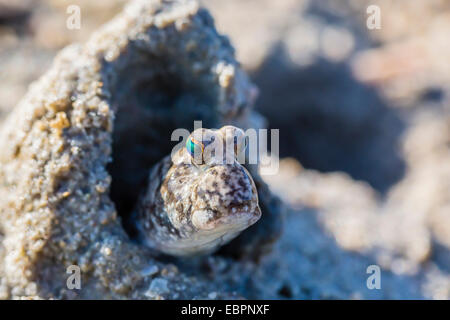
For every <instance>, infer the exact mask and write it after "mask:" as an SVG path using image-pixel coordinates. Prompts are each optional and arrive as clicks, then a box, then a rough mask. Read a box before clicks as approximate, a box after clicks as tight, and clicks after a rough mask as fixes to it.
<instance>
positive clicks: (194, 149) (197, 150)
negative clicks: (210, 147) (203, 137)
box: [186, 135, 205, 159]
mask: <svg viewBox="0 0 450 320" xmlns="http://www.w3.org/2000/svg"><path fill="white" fill-rule="evenodd" d="M186 150H187V151H188V152H189V154H190V155H191V157H192V158H196V157H199V158H200V159H201V157H202V154H203V151H204V150H205V145H204V144H203V143H202V142H200V141H198V140H197V139H195V138H194V137H193V136H192V135H191V136H189V138H188V139H187V141H186Z"/></svg>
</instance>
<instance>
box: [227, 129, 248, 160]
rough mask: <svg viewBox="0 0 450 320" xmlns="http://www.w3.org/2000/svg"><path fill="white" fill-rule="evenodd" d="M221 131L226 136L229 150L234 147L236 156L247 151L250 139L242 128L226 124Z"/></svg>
mask: <svg viewBox="0 0 450 320" xmlns="http://www.w3.org/2000/svg"><path fill="white" fill-rule="evenodd" d="M220 132H221V133H222V135H223V136H224V137H225V141H226V145H227V150H229V149H230V148H231V147H232V148H233V149H232V150H233V151H234V156H235V157H238V156H240V155H241V154H242V153H244V152H245V150H246V149H247V145H248V139H247V136H246V135H245V133H244V131H243V130H242V129H239V128H237V127H235V126H224V127H222V128H221V129H220Z"/></svg>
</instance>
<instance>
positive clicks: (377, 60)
mask: <svg viewBox="0 0 450 320" xmlns="http://www.w3.org/2000/svg"><path fill="white" fill-rule="evenodd" d="M125 3H126V1H124V0H109V1H89V0H70V1H69V0H41V1H37V0H36V1H31V0H13V1H11V0H0V123H1V121H2V119H4V117H5V116H6V115H7V113H8V111H9V110H11V109H12V108H13V107H14V105H15V104H16V103H17V102H18V100H19V99H20V98H21V97H22V96H23V95H24V94H25V93H26V91H27V87H28V85H29V84H30V83H31V82H32V81H34V80H36V79H37V78H38V77H39V76H40V75H42V74H43V73H44V72H45V71H46V70H47V68H48V67H49V66H50V64H51V62H52V59H53V57H54V56H55V54H56V53H57V51H58V50H60V49H61V48H63V47H64V46H66V45H68V44H70V43H72V42H74V41H85V40H87V38H88V37H89V35H90V34H91V33H92V32H93V31H94V30H95V29H96V28H97V27H98V26H100V25H101V24H102V23H104V22H106V21H107V20H109V19H110V18H111V17H113V16H114V15H115V14H116V13H117V12H119V11H120V10H121V9H122V7H123V5H124V4H125ZM202 3H203V4H204V5H205V6H206V7H207V8H208V9H209V10H210V11H211V13H212V15H213V17H214V19H215V21H216V26H217V29H218V30H219V31H220V32H222V33H224V34H227V35H228V36H229V37H230V40H231V42H232V43H233V45H234V47H235V48H236V54H237V57H238V60H239V61H240V62H241V63H242V65H243V67H244V69H245V70H247V72H248V73H249V74H250V76H251V78H252V79H253V81H254V82H255V83H256V84H257V86H258V87H259V90H260V95H259V98H258V100H257V103H256V110H258V111H259V112H260V113H262V114H263V115H264V116H265V117H266V119H267V122H268V126H269V127H270V128H276V129H280V157H281V158H282V161H281V163H280V171H279V173H278V174H277V175H272V176H266V177H264V178H265V180H266V181H267V182H268V184H269V186H270V187H271V189H272V190H273V191H274V192H275V193H277V194H278V195H279V196H280V197H281V198H282V199H283V200H284V201H285V202H286V203H287V204H288V206H289V208H290V214H300V215H303V214H305V215H306V213H305V212H313V215H314V220H315V225H316V224H317V228H318V229H317V230H319V231H318V232H321V233H323V234H324V235H325V236H326V237H329V238H330V239H333V241H334V243H335V244H336V250H340V251H342V252H345V253H346V254H348V253H349V252H350V253H355V254H358V255H364V256H370V257H371V259H374V260H375V261H376V263H377V264H379V265H380V266H381V267H382V268H383V269H385V270H389V271H390V272H392V273H393V274H398V275H405V276H408V277H412V278H411V279H414V280H413V281H416V282H417V283H418V285H417V287H418V288H419V291H420V296H424V297H427V298H435V299H449V298H450V250H449V248H450V63H449V57H450V37H449V30H450V2H449V1H446V0H396V1H394V0H370V1H366V0H340V1H332V0H320V1H317V0H316V1H312V0H311V1H308V0H277V1H273V0H203V1H202ZM73 4H75V5H78V6H80V8H81V29H79V30H69V29H67V28H66V19H67V17H68V16H69V15H68V14H67V12H66V9H67V7H68V6H69V5H73ZM369 5H376V6H378V7H379V8H380V13H381V28H380V29H373V30H370V29H369V28H368V27H367V19H368V18H369V16H370V14H368V13H367V12H366V10H367V7H368V6H369ZM308 210H309V211H308ZM311 228H312V227H311ZM305 241H308V239H307V238H305ZM291 291H293V292H291ZM283 295H285V297H286V298H289V297H290V296H296V294H295V288H294V289H293V288H288V289H286V290H285V292H284V293H283ZM407 297H409V296H407Z"/></svg>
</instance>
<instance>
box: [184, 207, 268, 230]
mask: <svg viewBox="0 0 450 320" xmlns="http://www.w3.org/2000/svg"><path fill="white" fill-rule="evenodd" d="M244 207H245V206H244ZM247 207H248V208H250V206H247ZM210 217H211V211H209V210H202V211H196V212H194V214H193V216H192V222H193V224H194V226H196V227H197V228H198V229H199V230H204V231H213V230H217V231H223V230H229V231H242V230H244V229H246V228H247V227H249V226H251V225H253V224H254V223H256V222H257V221H258V220H259V218H261V209H260V208H259V206H256V208H254V209H253V210H251V211H250V210H248V209H247V210H243V208H242V206H239V207H238V208H237V207H232V208H231V210H230V211H229V212H227V213H226V214H224V215H222V216H221V217H219V218H217V219H211V218H210Z"/></svg>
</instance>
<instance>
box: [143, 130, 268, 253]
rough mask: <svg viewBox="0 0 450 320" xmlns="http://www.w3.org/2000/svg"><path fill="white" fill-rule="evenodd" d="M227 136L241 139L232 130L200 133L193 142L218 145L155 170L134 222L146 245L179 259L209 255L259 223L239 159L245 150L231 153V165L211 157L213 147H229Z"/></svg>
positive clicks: (179, 156)
mask: <svg viewBox="0 0 450 320" xmlns="http://www.w3.org/2000/svg"><path fill="white" fill-rule="evenodd" d="M228 130H229V131H228ZM226 132H229V133H234V132H238V133H239V134H241V133H242V131H241V130H240V129H237V128H234V127H231V126H227V127H224V128H222V129H220V130H209V129H198V130H196V131H194V132H193V133H192V134H191V137H192V136H195V135H197V134H200V136H198V137H197V140H198V141H200V140H202V141H203V142H205V141H211V140H213V141H215V142H214V143H211V144H209V145H207V146H206V147H205V148H204V150H203V149H202V150H201V151H203V152H200V153H199V154H196V155H195V156H193V155H192V154H190V153H189V152H188V151H187V149H186V148H184V147H183V148H182V149H180V150H178V151H177V152H176V153H175V154H174V155H173V157H172V156H167V157H165V158H164V159H163V160H161V161H160V162H159V163H158V164H156V165H155V166H154V167H153V168H152V169H151V172H150V176H149V186H148V188H147V190H146V192H145V193H144V194H143V195H142V196H141V198H140V200H139V202H138V206H137V208H136V210H135V219H134V220H135V224H136V227H137V230H138V233H139V237H140V239H141V240H142V241H143V243H144V244H146V245H147V246H149V247H151V248H153V249H156V250H158V251H160V252H163V253H166V254H170V255H175V256H191V255H198V254H207V253H210V252H212V251H215V250H216V249H217V248H219V247H220V246H221V245H223V244H225V243H227V242H229V241H230V240H231V239H233V238H235V237H236V236H237V235H238V234H239V233H240V232H241V231H242V230H244V229H246V228H247V227H249V226H251V225H252V224H254V223H255V222H256V221H258V219H259V218H260V216H261V210H260V208H259V205H258V193H257V190H256V187H255V183H254V182H253V179H252V177H251V175H250V173H249V172H248V171H247V170H246V169H245V168H244V167H243V166H242V165H241V164H239V163H238V162H237V160H236V159H235V156H236V152H239V150H236V149H239V148H241V149H242V148H245V146H244V147H241V146H239V148H236V144H235V145H234V147H233V145H231V148H228V150H234V153H233V156H232V157H231V158H232V160H229V159H230V157H228V158H227V156H229V153H225V152H219V153H218V154H217V152H216V154H214V153H211V151H212V150H213V147H214V146H217V144H215V143H222V145H223V146H225V147H224V148H223V149H220V150H227V146H230V143H229V142H230V141H233V140H230V136H232V135H227V134H225V133H226ZM211 137H213V138H212V139H211ZM234 142H235V143H236V139H234ZM205 145H206V143H205ZM216 150H217V149H216ZM197 155H199V156H200V157H197ZM226 159H228V161H225V160H226Z"/></svg>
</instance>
